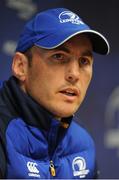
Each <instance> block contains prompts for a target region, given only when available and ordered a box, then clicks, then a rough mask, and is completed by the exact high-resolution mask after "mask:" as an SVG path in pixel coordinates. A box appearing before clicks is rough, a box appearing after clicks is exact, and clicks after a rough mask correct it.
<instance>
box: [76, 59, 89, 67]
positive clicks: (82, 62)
mask: <svg viewBox="0 0 119 180" xmlns="http://www.w3.org/2000/svg"><path fill="white" fill-rule="evenodd" d="M79 63H80V65H82V66H83V65H88V64H90V60H89V59H88V58H80V60H79Z"/></svg>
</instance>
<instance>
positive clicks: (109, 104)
mask: <svg viewBox="0 0 119 180" xmlns="http://www.w3.org/2000/svg"><path fill="white" fill-rule="evenodd" d="M54 7H66V8H69V9H71V10H73V11H74V12H76V13H77V14H80V16H81V17H82V18H83V20H85V21H86V22H87V23H88V24H90V26H92V27H93V28H95V29H97V30H98V31H100V32H102V33H103V34H104V35H105V36H106V37H107V38H108V40H109V42H110V45H111V53H110V55H108V56H101V55H96V54H95V62H94V76H93V79H92V83H91V85H90V87H89V91H88V94H87V96H86V98H85V101H84V102H83V104H82V106H81V108H80V110H79V111H78V112H77V121H78V122H79V123H81V124H82V126H84V127H85V128H87V130H88V131H89V132H90V133H91V134H92V136H93V138H94V140H95V144H96V150H97V162H98V167H99V169H100V171H101V173H100V176H99V177H100V178H119V170H118V167H119V129H118V128H119V127H118V126H119V47H118V42H119V35H118V33H119V20H118V17H119V1H118V0H110V1H109V0H105V1H100V0H96V1H95V0H43V1H42V0H20V1H17V0H1V1H0V79H1V80H5V79H7V78H8V77H9V76H10V74H11V62H12V55H13V53H14V49H15V47H16V43H17V40H18V36H19V34H20V32H21V30H22V27H23V25H24V23H25V22H26V21H27V20H28V19H30V18H31V17H32V16H33V15H34V14H35V13H36V12H38V11H41V10H44V9H47V8H54Z"/></svg>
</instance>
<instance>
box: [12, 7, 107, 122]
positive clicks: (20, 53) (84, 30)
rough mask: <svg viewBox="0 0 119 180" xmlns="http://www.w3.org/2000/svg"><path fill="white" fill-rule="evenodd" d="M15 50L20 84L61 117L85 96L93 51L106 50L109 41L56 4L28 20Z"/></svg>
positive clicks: (105, 52)
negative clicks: (53, 7)
mask: <svg viewBox="0 0 119 180" xmlns="http://www.w3.org/2000/svg"><path fill="white" fill-rule="evenodd" d="M16 51H17V52H16V54H15V56H14V59H13V65H12V69H13V74H14V75H15V76H16V77H17V78H18V79H19V82H20V86H21V88H22V89H23V90H24V92H26V93H27V94H29V95H30V96H32V98H34V100H35V101H37V102H38V103H39V104H40V105H42V106H43V107H45V108H46V109H47V110H49V111H50V112H51V113H52V114H54V116H55V117H57V118H62V117H68V116H71V115H73V114H74V113H75V112H76V111H77V109H78V108H79V106H80V104H81V103H82V101H83V99H84V97H85V94H86V91H87V88H88V86H89V84H90V81H91V77H92V66H93V51H95V52H98V53H101V54H107V53H108V52H109V45H108V42H107V40H106V39H105V38H104V36H102V35H101V34H100V33H98V32H96V31H94V30H91V29H90V28H89V27H88V26H87V25H86V24H84V23H83V21H82V20H81V19H80V18H79V17H78V16H77V15H76V14H74V13H72V12H70V11H69V10H67V9H62V8H59V9H53V10H48V11H45V12H42V13H40V14H38V15H37V16H36V17H35V18H34V19H33V20H32V21H30V22H29V23H28V24H27V25H26V26H25V29H24V31H23V33H22V34H21V38H20V41H19V43H18V46H17V49H16ZM29 61H30V62H29Z"/></svg>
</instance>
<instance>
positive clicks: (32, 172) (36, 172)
mask: <svg viewBox="0 0 119 180" xmlns="http://www.w3.org/2000/svg"><path fill="white" fill-rule="evenodd" d="M36 166H38V165H37V163H35V162H31V161H28V162H27V168H28V170H29V172H30V173H28V175H29V176H34V177H40V174H39V170H38V169H37V167H36Z"/></svg>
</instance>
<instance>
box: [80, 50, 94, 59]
mask: <svg viewBox="0 0 119 180" xmlns="http://www.w3.org/2000/svg"><path fill="white" fill-rule="evenodd" d="M82 56H90V57H92V58H93V53H92V51H90V50H87V51H84V52H83V53H82Z"/></svg>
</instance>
